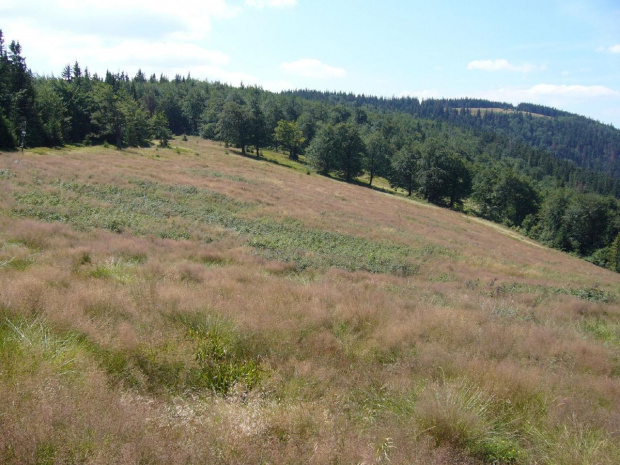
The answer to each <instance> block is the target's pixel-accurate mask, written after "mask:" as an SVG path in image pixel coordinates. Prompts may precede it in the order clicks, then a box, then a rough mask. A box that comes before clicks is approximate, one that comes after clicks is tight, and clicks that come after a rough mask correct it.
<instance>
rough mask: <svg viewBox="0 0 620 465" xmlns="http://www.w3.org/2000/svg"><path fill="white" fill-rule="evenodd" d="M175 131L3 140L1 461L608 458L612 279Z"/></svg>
mask: <svg viewBox="0 0 620 465" xmlns="http://www.w3.org/2000/svg"><path fill="white" fill-rule="evenodd" d="M175 144H178V147H177V149H176V150H166V149H159V150H158V149H155V148H148V149H135V150H134V149H132V150H125V151H122V152H121V151H116V150H113V149H103V148H83V149H66V150H59V151H53V150H52V151H39V152H36V153H34V152H26V153H25V154H23V155H22V154H20V153H0V193H1V195H0V211H1V216H0V224H1V225H2V228H1V230H0V231H1V233H0V244H1V246H0V247H1V248H0V290H1V291H0V312H1V313H2V315H1V318H0V341H2V342H1V345H0V395H2V397H3V399H4V402H3V403H2V406H1V407H0V461H1V462H3V463H44V462H45V463H50V462H68V461H75V462H77V461H79V462H84V463H111V462H114V463H136V462H140V461H141V462H149V463H181V462H182V463H258V462H267V463H292V462H295V463H300V462H303V463H327V462H332V463H361V462H365V463H384V462H385V461H387V460H392V461H393V462H394V463H446V464H447V463H491V462H494V461H495V462H499V463H532V462H536V463H549V464H551V463H567V464H568V463H601V464H604V463H610V464H611V463H617V462H618V460H619V459H620V447H619V446H618V442H617V440H616V439H617V438H616V435H617V431H618V426H619V425H618V421H619V420H618V419H619V418H620V410H619V407H618V405H617V402H616V400H617V398H618V395H619V394H620V379H619V378H618V373H619V366H618V359H617V350H618V347H619V345H620V336H619V334H620V332H619V330H620V321H619V318H618V317H619V311H618V298H619V293H620V283H619V281H618V275H617V274H615V273H612V272H609V271H606V270H604V269H602V268H598V267H595V266H593V265H591V264H588V263H586V262H584V261H581V260H578V259H576V258H573V257H570V256H568V255H565V254H562V253H560V252H557V251H554V250H550V249H547V248H544V247H541V246H540V245H538V244H536V243H533V242H531V241H529V240H526V239H524V238H522V237H521V236H518V235H516V234H515V233H513V232H511V231H509V230H506V229H503V228H501V227H499V226H497V225H493V224H491V223H487V222H485V221H482V220H474V219H471V218H468V217H465V216H463V215H461V214H459V213H456V212H452V211H448V210H445V209H441V208H438V207H435V206H432V205H429V204H425V203H418V202H415V201H412V200H408V199H404V198H401V197H396V196H393V195H387V194H383V193H380V192H377V191H373V190H370V189H366V188H363V187H359V186H355V185H351V184H345V183H341V182H338V181H335V180H332V179H329V178H325V177H319V176H315V175H312V174H308V173H309V172H307V171H306V168H305V167H304V166H303V165H302V164H299V163H294V162H291V161H288V160H286V159H285V158H284V157H281V156H280V155H278V154H275V153H270V152H265V155H266V158H267V160H264V159H263V160H255V159H253V158H249V157H242V156H240V155H239V154H238V153H237V152H236V151H232V150H227V149H225V148H223V147H221V146H219V145H216V144H214V143H211V142H207V141H204V140H201V139H197V138H189V140H188V141H187V142H175ZM269 161H271V163H270V162H269ZM284 163H286V164H288V165H289V167H283V166H281V164H284Z"/></svg>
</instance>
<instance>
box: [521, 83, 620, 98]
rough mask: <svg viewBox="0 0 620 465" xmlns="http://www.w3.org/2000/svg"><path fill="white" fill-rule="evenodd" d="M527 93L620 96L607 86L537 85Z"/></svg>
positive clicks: (571, 95)
mask: <svg viewBox="0 0 620 465" xmlns="http://www.w3.org/2000/svg"><path fill="white" fill-rule="evenodd" d="M525 92H526V93H528V94H530V95H564V96H568V97H581V98H584V97H585V98H590V97H612V96H613V97H617V96H620V92H618V91H616V90H613V89H610V88H609V87H605V86H577V85H572V86H570V85H554V84H537V85H535V86H534V87H532V88H530V89H527V90H526V91H525Z"/></svg>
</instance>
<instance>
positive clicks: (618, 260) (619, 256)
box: [608, 233, 620, 273]
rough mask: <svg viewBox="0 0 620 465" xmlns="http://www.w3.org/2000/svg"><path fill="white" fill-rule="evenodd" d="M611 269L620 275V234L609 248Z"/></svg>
mask: <svg viewBox="0 0 620 465" xmlns="http://www.w3.org/2000/svg"><path fill="white" fill-rule="evenodd" d="M608 253H609V255H608V263H609V269H610V270H613V271H616V272H618V273H620V233H618V235H617V236H616V238H615V239H614V241H613V242H612V243H611V245H610V246H609V252H608Z"/></svg>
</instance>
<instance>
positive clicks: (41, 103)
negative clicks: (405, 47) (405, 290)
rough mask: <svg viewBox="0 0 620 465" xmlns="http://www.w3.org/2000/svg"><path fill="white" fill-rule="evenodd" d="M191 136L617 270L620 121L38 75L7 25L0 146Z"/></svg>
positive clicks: (73, 71)
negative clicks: (393, 191) (489, 224)
mask: <svg viewBox="0 0 620 465" xmlns="http://www.w3.org/2000/svg"><path fill="white" fill-rule="evenodd" d="M184 135H199V136H201V137H203V138H205V139H211V140H215V141H221V142H222V143H226V144H230V145H231V146H234V147H236V148H238V149H240V153H241V155H246V156H255V157H260V156H261V150H263V149H264V148H273V149H275V150H277V151H284V152H285V153H287V154H288V156H289V157H290V158H291V159H293V160H299V161H301V162H303V163H306V164H307V165H308V169H312V170H314V171H316V172H317V173H320V174H322V175H325V176H331V177H334V178H338V179H341V180H342V181H344V182H352V183H358V184H364V185H367V186H368V187H371V188H372V187H376V181H375V180H377V179H379V178H381V179H385V180H387V181H388V182H389V185H390V186H392V187H395V188H399V189H402V192H403V195H407V196H415V197H417V198H420V199H424V200H426V201H428V202H429V203H432V204H435V205H439V206H442V207H445V208H450V209H454V210H458V211H462V212H464V213H467V214H470V215H476V216H479V217H482V218H485V219H489V220H491V221H494V222H497V223H501V224H504V225H506V226H508V227H512V228H515V229H516V230H518V231H520V232H522V233H524V234H526V235H528V236H529V237H531V238H533V239H536V240H538V241H540V242H541V243H543V244H545V245H548V246H550V247H553V248H557V249H559V250H562V251H565V252H569V253H572V254H575V255H577V256H580V257H583V258H585V259H586V260H588V261H590V262H592V263H594V264H596V265H599V266H602V267H606V268H609V269H611V270H614V271H620V201H619V198H620V156H619V155H620V130H618V129H616V128H614V127H613V126H609V125H604V124H601V123H598V122H596V121H593V120H591V119H588V118H585V117H582V116H578V115H573V114H570V113H567V112H563V111H560V110H556V109H552V108H547V107H542V106H539V105H533V104H521V105H518V106H516V107H515V106H513V105H510V104H505V103H499V102H489V101H484V100H472V99H458V100H440V99H429V100H424V101H419V100H418V99H415V98H379V97H371V96H365V95H353V94H345V93H331V92H318V91H312V90H297V91H288V92H281V93H273V92H268V91H265V90H263V89H262V88H260V87H252V86H244V85H243V83H242V84H241V85H240V86H239V87H234V86H231V85H228V84H223V83H220V82H212V81H208V80H204V81H203V80H197V79H194V78H192V77H191V75H187V76H180V75H176V76H174V77H173V78H169V77H167V76H164V75H160V76H159V77H158V76H156V75H155V74H153V75H151V76H147V75H145V74H144V73H143V72H142V71H138V72H137V74H136V75H135V76H133V77H131V76H129V75H127V74H126V73H124V72H120V73H112V72H109V71H108V72H106V74H105V76H99V75H97V74H96V73H95V74H91V73H90V72H89V70H88V68H82V67H81V66H80V64H79V63H77V62H75V63H74V64H73V65H67V66H66V67H65V68H64V69H63V70H61V73H60V76H58V77H56V76H40V75H37V74H36V73H33V72H32V71H31V70H30V69H29V68H28V66H27V63H26V59H25V57H24V56H23V54H22V49H21V46H20V44H19V42H16V41H11V42H10V44H9V45H8V46H7V45H6V42H5V40H4V38H3V36H2V32H1V31H0V149H2V150H17V149H18V148H19V147H20V145H21V144H23V145H24V146H25V147H40V146H45V147H61V146H65V145H78V146H79V145H84V146H86V145H99V144H103V145H113V146H116V147H117V148H118V149H119V150H122V149H123V148H124V147H132V146H133V147H136V146H148V145H150V144H152V143H153V142H152V141H154V140H155V141H157V143H159V144H160V145H161V146H164V147H165V146H167V145H168V144H169V143H170V141H171V140H172V138H173V137H183V136H184ZM362 175H363V176H364V177H363V178H361V177H360V176H362ZM373 183H375V185H374V186H373Z"/></svg>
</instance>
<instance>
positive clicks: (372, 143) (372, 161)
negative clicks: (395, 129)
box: [363, 131, 394, 186]
mask: <svg viewBox="0 0 620 465" xmlns="http://www.w3.org/2000/svg"><path fill="white" fill-rule="evenodd" d="M393 153H394V149H393V147H392V146H391V145H390V144H389V142H388V141H387V140H386V139H385V137H384V136H383V134H381V133H380V132H379V131H374V132H372V133H371V134H370V136H369V137H368V140H367V141H366V152H365V153H364V159H363V167H364V170H365V171H366V172H367V173H368V176H369V177H370V179H369V182H368V184H369V185H370V186H372V181H373V179H374V177H375V176H382V177H388V175H389V172H390V160H391V159H392V155H393Z"/></svg>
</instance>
